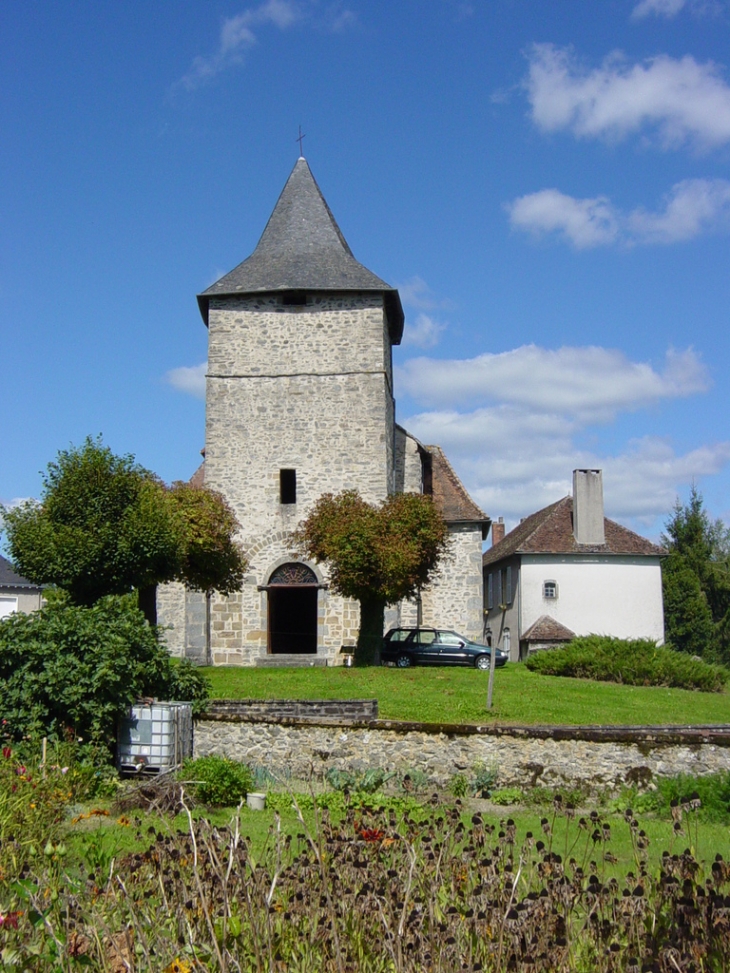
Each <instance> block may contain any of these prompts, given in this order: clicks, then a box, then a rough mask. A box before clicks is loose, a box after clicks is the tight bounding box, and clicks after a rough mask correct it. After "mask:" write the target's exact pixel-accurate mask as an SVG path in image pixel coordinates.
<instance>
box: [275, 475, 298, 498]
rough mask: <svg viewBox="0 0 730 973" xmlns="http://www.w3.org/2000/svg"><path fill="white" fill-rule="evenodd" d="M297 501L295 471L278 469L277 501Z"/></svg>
mask: <svg viewBox="0 0 730 973" xmlns="http://www.w3.org/2000/svg"><path fill="white" fill-rule="evenodd" d="M296 502H297V471H296V470H279V503H296Z"/></svg>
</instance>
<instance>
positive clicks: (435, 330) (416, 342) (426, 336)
mask: <svg viewBox="0 0 730 973" xmlns="http://www.w3.org/2000/svg"><path fill="white" fill-rule="evenodd" d="M445 328H446V325H445V324H441V323H440V322H439V321H436V319H435V318H432V317H430V316H429V315H428V314H418V315H417V316H416V321H415V324H410V323H409V322H408V321H406V324H405V327H404V329H403V340H402V342H401V344H402V345H404V346H405V347H408V346H409V345H412V346H414V347H415V348H433V347H434V346H435V345H437V344H438V343H439V338H440V336H441V332H442V331H444V330H445Z"/></svg>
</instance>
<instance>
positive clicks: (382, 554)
mask: <svg viewBox="0 0 730 973" xmlns="http://www.w3.org/2000/svg"><path fill="white" fill-rule="evenodd" d="M294 543H295V545H296V548H297V551H298V553H299V554H300V555H301V556H304V557H310V558H312V559H314V560H315V561H317V562H319V563H321V562H325V563H326V564H327V566H328V569H329V575H330V584H331V587H332V590H333V591H335V592H337V593H338V594H340V595H343V596H344V597H346V598H354V599H356V600H357V601H359V602H360V634H359V638H358V645H357V649H356V653H355V662H356V664H358V665H363V664H369V663H371V662H372V661H374V660H375V658H376V656H377V651H378V649H379V645H380V640H381V639H382V636H383V612H384V609H385V606H386V605H392V604H395V603H396V602H398V601H401V600H402V599H403V598H413V597H415V596H416V595H417V594H418V593H419V591H420V590H421V589H422V588H424V587H426V586H427V585H428V584H429V582H430V581H431V580H432V578H433V576H434V573H435V571H436V569H437V567H438V564H439V562H440V560H441V558H442V557H443V555H444V554H445V552H446V550H447V544H448V528H447V527H446V524H445V523H444V520H443V518H442V517H441V515H440V514H439V512H438V511H437V509H436V507H435V506H434V504H433V501H432V500H431V498H430V497H427V496H422V495H420V494H416V493H398V494H393V495H392V496H390V497H388V498H387V500H385V501H383V503H381V504H380V505H379V506H374V505H372V504H369V503H367V502H366V501H365V500H363V498H362V497H361V496H360V494H359V493H358V492H357V491H355V490H345V491H343V492H342V493H339V494H337V495H333V494H331V493H326V494H324V495H323V496H321V497H320V498H319V500H318V501H317V502H316V504H315V505H314V507H313V508H312V511H311V512H310V514H309V516H308V517H307V518H306V519H305V520H303V521H302V523H301V524H300V526H299V528H298V529H297V530H296V531H295V533H294Z"/></svg>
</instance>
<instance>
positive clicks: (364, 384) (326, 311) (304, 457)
mask: <svg viewBox="0 0 730 973" xmlns="http://www.w3.org/2000/svg"><path fill="white" fill-rule="evenodd" d="M198 304H199V306H200V311H201V314H202V317H203V320H204V321H205V323H206V325H207V326H208V332H209V340H208V374H207V387H206V434H205V462H204V464H203V467H202V468H201V470H200V471H199V472H198V474H196V478H197V480H198V481H200V480H201V477H202V482H204V483H205V485H206V486H209V487H211V488H212V489H215V490H218V491H220V492H221V493H222V494H223V495H224V496H225V497H226V498H227V500H228V502H229V503H230V504H231V506H232V507H233V509H234V511H235V513H236V516H237V517H238V520H239V522H240V524H241V527H242V531H241V536H240V538H239V539H240V541H241V543H242V544H243V547H244V549H245V551H246V553H247V556H248V558H249V572H248V575H247V577H246V580H245V582H244V586H243V590H242V591H241V592H239V593H237V594H234V595H232V596H230V597H228V598H222V597H220V596H217V595H214V596H212V598H210V599H208V600H207V601H206V599H205V597H204V596H203V595H198V594H194V593H185V592H183V591H182V589H181V588H180V587H179V586H176V585H170V586H167V587H166V588H165V589H164V590H162V591H161V592H160V596H159V621H160V624H163V625H165V624H167V625H171V626H172V628H171V630H170V632H169V636H168V642H169V644H170V647H171V650H172V651H174V652H175V653H176V654H181V655H186V656H189V657H192V658H195V659H197V660H199V661H211V662H215V663H219V664H238V665H254V664H257V662H258V663H259V664H260V663H262V662H265V661H267V659H268V660H269V661H271V662H274V661H279V662H282V661H284V660H283V659H282V658H281V657H282V656H286V655H294V654H296V655H308V656H310V658H311V659H312V661H314V660H315V659H317V660H321V661H322V662H324V661H330V662H332V661H334V660H335V657H336V656H337V653H338V652H339V651H340V648H341V647H342V646H343V645H354V643H355V640H356V638H357V629H358V625H359V608H358V605H357V603H355V602H351V601H349V600H347V599H343V598H340V597H339V596H336V595H334V594H332V592H330V591H329V589H328V587H327V576H326V570H325V569H323V568H322V567H320V566H317V565H315V564H310V563H306V564H305V563H302V562H300V561H298V560H297V559H296V558H295V557H293V556H292V553H291V543H290V541H289V535H290V532H291V531H292V530H293V529H294V528H295V527H296V526H297V524H298V523H299V521H300V520H301V519H302V518H303V517H305V516H306V515H307V513H308V512H309V510H310V509H311V506H312V504H313V503H314V502H315V501H316V500H317V498H318V497H320V496H321V495H322V494H323V493H327V492H330V493H337V492H339V491H340V490H345V489H355V490H358V491H359V492H360V494H361V495H362V496H363V497H364V499H366V500H367V501H369V502H371V503H377V502H379V501H381V500H384V499H385V498H386V497H387V496H388V494H390V493H393V492H395V491H401V490H403V489H406V490H416V491H418V492H421V491H423V490H424V489H425V490H426V491H428V492H434V494H438V492H439V491H438V489H436V490H435V491H434V490H433V482H432V481H433V465H434V464H433V457H432V453H431V452H429V450H428V449H427V448H425V447H422V446H421V445H420V444H419V443H417V442H416V441H415V440H413V439H412V437H409V436H408V434H407V433H406V432H405V430H402V429H400V427H398V426H396V424H395V401H394V398H393V372H392V346H393V345H394V344H399V343H400V340H401V336H402V333H403V320H404V319H403V309H402V306H401V302H400V297H399V295H398V291H397V290H395V289H394V288H392V287H389V286H388V284H386V283H385V282H384V281H382V280H380V278H378V277H376V276H375V274H373V273H371V271H369V270H367V269H366V268H365V267H363V265H362V264H360V263H358V261H357V260H356V259H355V258H354V256H353V254H352V252H351V250H350V248H349V246H348V245H347V242H346V241H345V238H344V237H343V235H342V232H341V231H340V228H339V227H338V225H337V223H336V221H335V219H334V217H333V215H332V213H331V212H330V209H329V207H328V206H327V203H326V202H325V200H324V197H323V196H322V193H321V192H320V189H319V187H318V185H317V183H316V182H315V180H314V177H313V176H312V173H311V171H310V169H309V166H308V164H307V162H306V160H305V159H304V158H300V159H299V160H298V161H297V163H296V165H295V166H294V169H293V171H292V173H291V175H290V176H289V179H288V181H287V183H286V185H285V187H284V189H283V191H282V193H281V196H280V197H279V200H278V202H277V204H276V206H275V207H274V211H273V213H272V214H271V217H270V219H269V222H268V224H267V225H266V228H265V230H264V232H263V235H262V237H261V239H260V240H259V243H258V245H257V247H256V249H255V250H254V252H253V253H252V254H251V256H250V257H248V259H246V260H244V261H243V263H241V264H239V265H238V266H237V267H236V268H235V269H234V270H232V271H231V272H230V273H228V274H226V275H225V276H224V277H222V278H221V279H220V280H219V281H217V282H216V283H215V284H213V285H212V286H211V287H209V288H208V289H207V290H206V291H204V292H203V293H202V294H200V295H199V296H198ZM438 453H439V455H438V457H437V463H436V465H437V467H438V468H439V469H441V467H442V465H443V464H441V463H440V459H441V458H442V457H443V454H441V453H440V451H438ZM443 461H444V463H445V462H446V461H445V458H443ZM446 466H447V467H448V464H447V463H446ZM448 472H449V473H450V475H451V477H452V478H453V480H454V481H455V483H456V484H458V487H456V493H458V494H459V497H458V500H459V501H461V506H462V507H464V510H462V509H461V508H460V509H459V511H458V513H459V515H460V516H461V515H463V516H462V518H461V520H458V521H454V528H453V530H456V533H463V532H464V524H465V523H468V525H469V526H468V529H467V533H468V534H469V535H470V542H471V544H470V546H469V554H468V557H467V560H468V562H469V567H468V568H466V571H467V574H469V573H470V572H471V574H472V575H474V572H475V570H476V575H475V577H472V578H471V582H469V581H468V579H467V578H466V576H463V575H462V572H458V574H459V577H458V578H453V579H452V581H453V584H454V585H455V586H457V587H458V586H460V585H463V584H465V583H466V584H467V586H468V584H471V585H472V587H474V586H475V585H478V586H479V587H480V586H481V536H482V534H483V533H484V531H485V530H486V528H487V526H488V523H489V520H488V518H487V517H485V515H484V514H483V513H482V512H481V511H480V510H479V509H478V508H477V507H476V505H475V504H473V502H472V501H471V500H470V498H469V497H468V496H467V494H466V492H465V491H464V489H463V487H462V486H461V484H460V483H459V482H458V480H457V479H456V477H455V475H454V474H453V471H452V470H451V468H450V467H448ZM439 483H441V484H442V485H443V477H441V479H440V480H439ZM459 491H460V492H459ZM462 495H463V496H462ZM450 499H451V500H452V501H453V499H454V497H453V496H451V497H450ZM456 506H457V507H458V506H459V504H458V503H457V504H456ZM441 507H442V512H446V511H445V508H444V505H443V504H441ZM465 511H466V512H465ZM452 519H453V518H452ZM447 520H448V517H447ZM477 538H478V542H477V545H476V547H475V545H474V540H475V539H477ZM457 547H458V543H457ZM472 547H474V550H471V548H472ZM457 560H458V557H457ZM472 561H474V562H475V563H474V564H471V562H472ZM475 565H476V568H475ZM476 576H478V581H477V580H476ZM444 580H445V579H444ZM457 597H460V598H461V599H462V600H463V599H464V598H471V600H472V602H473V605H472V610H471V615H472V616H473V617H472V623H471V624H469V625H468V626H467V627H468V628H469V629H470V630H471V631H465V634H470V635H472V637H473V636H474V634H479V633H480V631H481V590H479V591H477V590H476V588H475V590H474V591H472V592H469V591H467V590H463V589H462V591H461V594H460V595H458V596H457ZM431 601H433V598H432V597H431ZM477 602H478V608H476V610H473V609H474V606H476V605H477ZM413 611H415V609H414V610H413ZM413 611H411V612H410V613H409V614H411V615H413ZM429 614H430V612H429ZM460 614H462V615H463V614H464V613H463V612H462V613H460ZM467 614H468V613H467ZM391 616H392V618H391V621H394V622H395V621H397V620H398V618H399V616H400V612H399V611H396V612H395V614H393V613H392V612H391ZM413 620H415V619H413ZM458 621H459V620H458V619H454V618H450V619H443V620H442V621H441V622H439V624H442V625H444V627H457V626H458ZM463 621H464V619H462V622H463ZM464 627H465V625H464V624H462V629H463V628H464ZM272 656H273V657H274V658H271V657H272ZM276 657H278V659H277V658H276Z"/></svg>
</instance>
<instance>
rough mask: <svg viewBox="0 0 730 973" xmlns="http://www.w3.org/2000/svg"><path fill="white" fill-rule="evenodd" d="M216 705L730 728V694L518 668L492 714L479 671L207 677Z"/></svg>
mask: <svg viewBox="0 0 730 973" xmlns="http://www.w3.org/2000/svg"><path fill="white" fill-rule="evenodd" d="M203 671H204V672H205V673H206V675H207V676H208V678H209V679H210V681H211V683H212V686H213V697H214V698H217V699H373V698H375V699H377V700H378V704H379V715H380V718H381V719H393V720H418V721H422V722H426V723H485V722H487V721H489V722H493V723H525V724H538V723H554V724H572V725H581V724H610V725H621V724H664V723H673V724H697V723H730V694H728V693H727V692H724V693H700V692H690V691H687V690H683V689H664V688H656V687H645V686H622V685H617V684H616V683H602V682H592V681H589V680H583V679H567V678H560V677H556V676H542V675H539V674H537V673H533V672H530V671H529V670H528V669H527V668H526V667H525V666H523V665H520V664H519V663H513V664H510V665H507V666H506V667H505V668H504V669H501V670H497V672H496V674H495V680H494V706H493V708H492V710H491V711H487V708H486V700H487V680H488V678H489V677H488V673H484V672H479V671H477V670H475V669H446V668H443V669H427V668H412V669H391V668H386V667H377V666H374V667H371V668H363V669H345V668H340V667H338V668H326V669H320V668H311V669H309V668H307V669H256V668H249V667H245V668H243V667H241V668H236V667H220V666H218V667H211V668H207V669H204V670H203Z"/></svg>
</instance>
